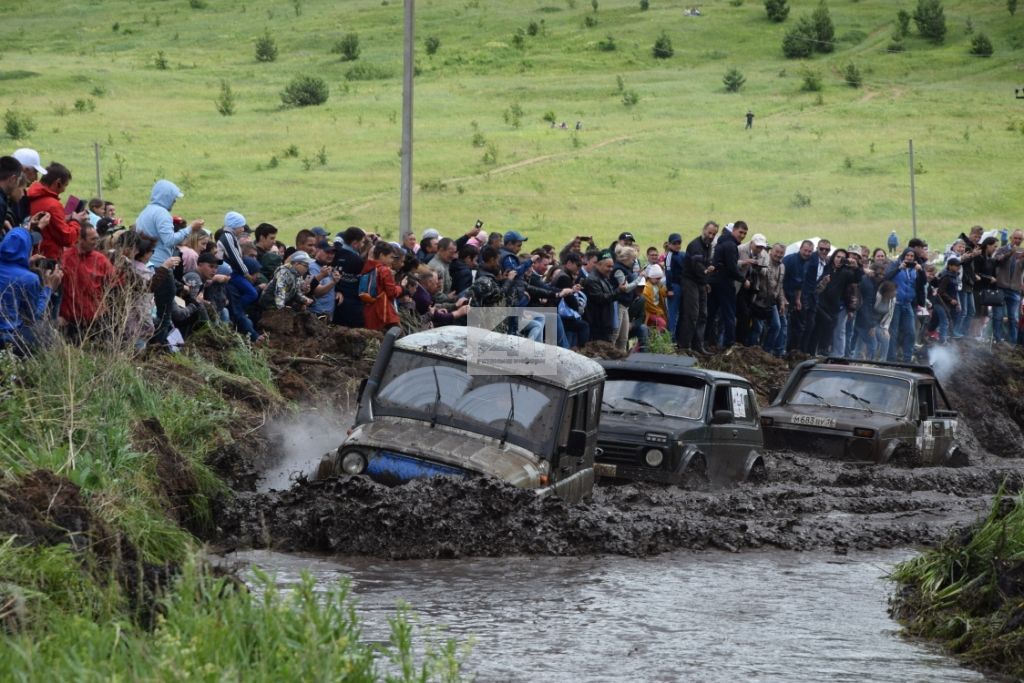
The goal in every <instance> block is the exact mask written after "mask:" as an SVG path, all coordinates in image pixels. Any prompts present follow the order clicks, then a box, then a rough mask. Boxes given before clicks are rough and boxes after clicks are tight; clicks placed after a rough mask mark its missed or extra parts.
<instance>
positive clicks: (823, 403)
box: [800, 389, 835, 408]
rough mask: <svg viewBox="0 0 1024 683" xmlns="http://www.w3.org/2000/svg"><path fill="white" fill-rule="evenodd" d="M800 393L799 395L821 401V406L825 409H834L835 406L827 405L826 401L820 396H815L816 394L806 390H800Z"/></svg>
mask: <svg viewBox="0 0 1024 683" xmlns="http://www.w3.org/2000/svg"><path fill="white" fill-rule="evenodd" d="M800 393H801V394H807V395H808V396H810V397H811V398H816V399H818V400H819V401H821V403H822V405H824V406H825V407H826V408H835V406H834V405H832V404H831V403H829V402H828V401H826V400H825V399H823V398H822V397H821V396H818V395H817V394H816V393H814V392H813V391H807V390H806V389H801V390H800Z"/></svg>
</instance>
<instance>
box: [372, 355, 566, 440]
mask: <svg viewBox="0 0 1024 683" xmlns="http://www.w3.org/2000/svg"><path fill="white" fill-rule="evenodd" d="M435 376H436V377H437V381H436V382H435V381H434V378H435ZM380 386H381V388H380V390H379V391H378V392H377V396H376V398H375V400H374V404H373V405H374V411H375V413H376V414H378V415H394V416H398V417H408V418H413V419H416V420H423V421H425V422H430V421H431V420H434V419H436V420H437V423H438V424H444V425H449V426H452V427H458V428H460V429H465V430H468V431H472V432H476V433H479V434H485V435H487V436H492V437H495V438H500V437H501V436H502V435H503V434H504V433H505V432H506V424H507V425H508V428H507V433H508V440H509V441H510V442H512V443H515V444H518V445H520V446H523V447H524V448H528V449H530V450H531V451H533V452H535V453H544V452H546V449H547V447H548V446H549V444H550V441H551V439H552V438H553V436H554V434H555V432H556V428H557V427H558V420H559V418H560V416H561V406H562V402H563V398H564V396H563V392H560V391H559V390H558V389H556V388H555V387H551V386H548V385H546V384H542V383H540V382H536V381H534V380H532V379H530V378H529V377H517V376H509V375H470V374H467V372H466V366H465V365H460V364H458V363H448V362H445V361H441V360H437V359H434V358H428V357H424V356H420V355H417V354H414V353H408V352H406V351H401V350H396V351H395V352H394V354H393V355H392V357H391V361H390V362H389V363H388V368H387V370H386V371H385V372H384V377H383V379H382V380H381V385H380ZM438 395H440V400H439V401H438ZM510 400H511V403H510ZM510 406H511V407H514V410H510ZM510 414H511V415H512V419H511V420H509V415H510Z"/></svg>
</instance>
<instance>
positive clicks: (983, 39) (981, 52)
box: [971, 33, 992, 57]
mask: <svg viewBox="0 0 1024 683" xmlns="http://www.w3.org/2000/svg"><path fill="white" fill-rule="evenodd" d="M971 54H972V55H978V56H979V57H991V56H992V41H991V40H989V39H988V36H986V35H985V34H984V33H979V34H978V35H976V36H974V37H973V38H971Z"/></svg>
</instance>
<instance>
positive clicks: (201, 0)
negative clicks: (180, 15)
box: [188, 0, 207, 9]
mask: <svg viewBox="0 0 1024 683" xmlns="http://www.w3.org/2000/svg"><path fill="white" fill-rule="evenodd" d="M188 6H189V7H191V8H192V9H206V6H207V5H206V0H188Z"/></svg>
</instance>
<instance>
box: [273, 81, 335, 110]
mask: <svg viewBox="0 0 1024 683" xmlns="http://www.w3.org/2000/svg"><path fill="white" fill-rule="evenodd" d="M330 92H331V91H330V88H328V87H327V82H326V81H324V79H322V78H318V77H316V76H296V77H295V78H293V79H292V81H291V82H290V83H289V84H288V85H287V86H286V87H285V89H284V90H282V91H281V101H282V102H284V104H285V106H288V107H308V106H311V105H317V104H323V103H324V102H326V101H327V97H328V96H329V95H330Z"/></svg>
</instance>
